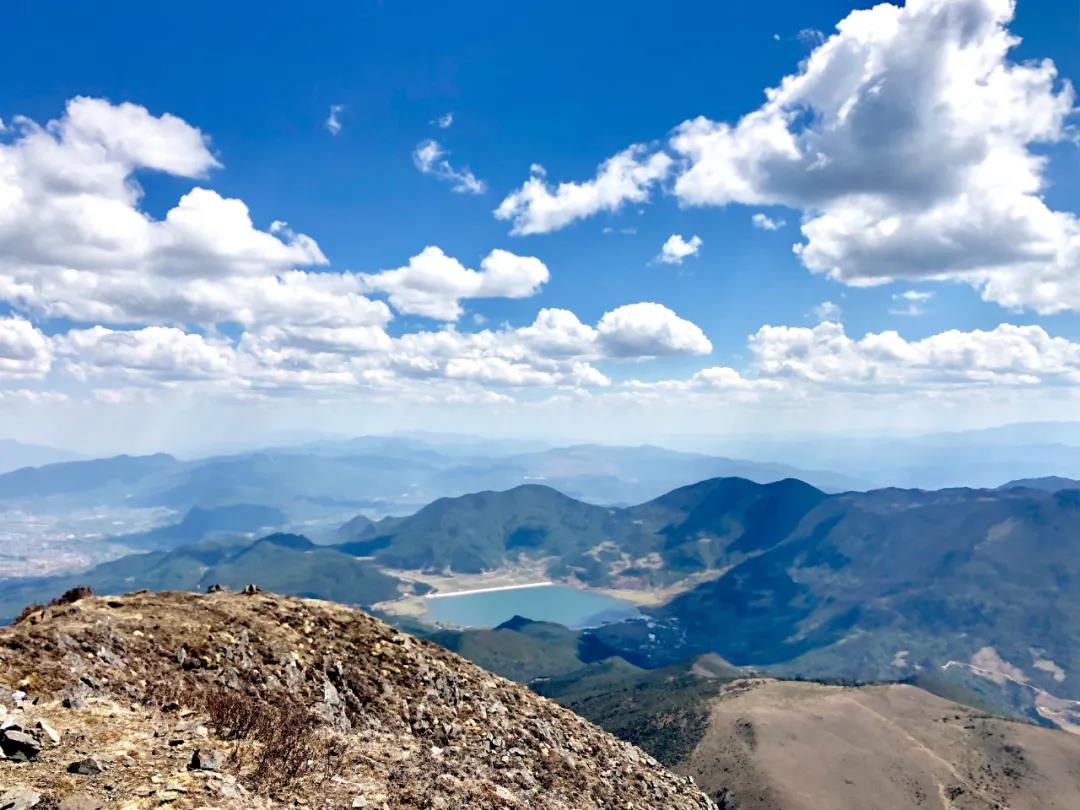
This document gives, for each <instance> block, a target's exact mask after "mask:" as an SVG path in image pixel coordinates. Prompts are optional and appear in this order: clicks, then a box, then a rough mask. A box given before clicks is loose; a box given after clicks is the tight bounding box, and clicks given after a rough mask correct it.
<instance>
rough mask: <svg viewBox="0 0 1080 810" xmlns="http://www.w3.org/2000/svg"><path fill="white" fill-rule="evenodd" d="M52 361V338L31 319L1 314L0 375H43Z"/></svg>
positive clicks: (0, 376) (1, 376)
mask: <svg viewBox="0 0 1080 810" xmlns="http://www.w3.org/2000/svg"><path fill="white" fill-rule="evenodd" d="M51 365H52V347H51V346H50V344H49V339H48V338H47V337H45V335H44V334H43V333H42V332H41V331H40V330H39V329H37V328H36V327H35V326H34V325H33V324H31V323H30V322H29V321H27V320H24V319H23V318H17V317H0V379H13V378H27V377H42V376H44V375H45V373H46V372H48V370H49V367H50V366H51Z"/></svg>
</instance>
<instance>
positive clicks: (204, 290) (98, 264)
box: [0, 98, 326, 323]
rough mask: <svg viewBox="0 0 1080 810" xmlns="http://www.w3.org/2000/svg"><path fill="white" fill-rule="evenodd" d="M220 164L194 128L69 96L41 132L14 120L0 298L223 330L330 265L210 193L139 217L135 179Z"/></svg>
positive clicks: (45, 310)
mask: <svg viewBox="0 0 1080 810" xmlns="http://www.w3.org/2000/svg"><path fill="white" fill-rule="evenodd" d="M218 165H219V163H218V161H217V159H216V158H215V157H214V156H213V155H212V154H211V153H210V151H209V149H208V147H207V139H206V136H204V135H203V134H202V133H201V132H200V131H199V130H198V129H196V128H194V127H192V126H190V125H189V124H187V123H185V122H184V121H182V120H180V119H179V118H176V117H174V116H171V115H167V114H166V115H162V116H157V117H155V116H153V115H151V114H150V113H149V112H148V111H147V110H145V109H144V108H142V107H138V106H136V105H133V104H120V105H112V104H109V103H108V102H105V101H101V100H99V99H86V98H77V99H74V100H72V101H71V102H69V104H68V105H67V109H66V111H65V115H64V116H63V117H62V118H61V119H59V120H57V121H52V122H50V123H49V124H48V125H47V126H46V127H40V126H38V125H36V124H34V123H33V122H32V121H29V120H27V119H25V118H20V119H18V128H17V134H16V137H15V138H14V139H12V140H10V141H9V142H6V143H0V300H5V301H7V302H9V303H10V304H12V305H13V306H15V307H16V308H18V309H21V310H26V311H29V312H34V313H37V314H40V315H44V316H47V317H66V318H71V319H73V320H76V321H82V322H94V321H97V322H113V323H125V322H127V323H130V322H136V323H138V322H142V323H147V322H153V323H166V322H194V321H205V320H208V319H209V320H216V319H221V320H231V318H229V316H228V313H230V312H232V311H236V310H244V309H248V310H256V309H258V308H259V306H258V305H259V301H260V300H261V299H266V298H269V297H272V295H271V292H272V291H271V290H270V289H269V288H272V287H273V286H275V285H279V284H280V283H281V282H280V281H279V276H281V275H282V274H287V273H290V272H291V271H292V268H293V267H294V266H297V265H318V264H325V263H326V258H325V257H324V256H323V254H322V252H321V251H320V250H319V247H318V245H317V244H316V243H315V242H314V240H312V239H310V238H309V237H307V236H304V235H302V234H294V233H293V232H291V231H290V230H289V229H288V228H287V227H285V226H284V225H282V224H275V225H273V226H271V228H270V229H269V230H268V231H262V230H259V229H257V228H255V227H254V224H253V223H252V221H251V217H250V215H249V212H248V209H247V206H245V205H244V203H243V202H241V201H240V200H235V199H227V198H224V197H222V196H220V195H219V194H217V193H216V192H214V191H212V190H209V189H206V188H201V187H195V188H193V189H192V190H191V191H189V192H188V193H187V194H185V195H184V196H183V197H182V198H181V199H180V201H179V203H178V204H177V205H176V207H174V208H173V209H171V210H170V211H168V213H167V214H166V215H165V217H164V219H160V220H156V219H154V218H152V217H151V216H149V215H148V214H147V213H145V212H144V211H142V210H140V208H139V202H140V198H141V196H142V192H141V189H140V187H139V185H138V183H137V182H136V181H135V177H134V175H135V173H136V172H137V171H146V170H154V171H161V172H166V173H169V174H173V175H176V176H179V177H191V178H197V177H202V176H203V175H205V174H206V173H207V172H208V171H210V170H211V169H213V168H215V167H217V166H218ZM308 278H310V277H309V276H307V275H306V274H301V275H299V276H297V275H293V276H291V278H290V280H289V282H288V283H289V285H290V287H291V288H293V290H294V291H298V289H299V288H300V287H303V286H305V285H306V284H307V281H306V280H307V279H308ZM321 284H322V282H318V283H315V284H314V285H313V286H315V287H319V286H320V285H321ZM247 293H251V297H248V296H247V295H246V294H247ZM218 303H220V304H221V305H220V306H219V305H216V304H218Z"/></svg>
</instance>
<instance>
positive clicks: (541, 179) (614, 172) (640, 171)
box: [495, 145, 672, 235]
mask: <svg viewBox="0 0 1080 810" xmlns="http://www.w3.org/2000/svg"><path fill="white" fill-rule="evenodd" d="M671 165H672V159H671V157H670V156H669V155H667V154H665V153H664V152H653V153H651V154H650V153H649V152H648V150H647V149H646V148H645V147H644V146H641V145H635V146H631V147H630V148H629V149H626V150H624V151H622V152H620V153H619V154H617V155H615V156H614V157H611V158H609V159H608V160H606V161H604V162H603V163H602V164H600V167H599V168H598V169H597V171H596V176H595V177H594V178H593V179H592V180H588V181H585V182H583V183H559V185H558V186H555V187H552V186H550V185H549V184H548V183H547V181H546V179H545V172H544V169H543V167H542V166H537V165H534V166H533V167H532V176H531V177H530V178H529V179H528V180H526V181H525V183H524V185H522V186H521V188H519V189H518V190H517V191H515V192H513V193H512V194H510V195H508V196H507V197H506V198H505V199H504V200H503V201H502V202H501V203H500V204H499V207H498V208H496V209H495V216H496V218H498V219H501V220H509V221H511V222H512V223H513V225H512V227H511V230H510V232H511V233H513V234H518V235H524V234H535V233H549V232H551V231H556V230H559V229H560V228H564V227H566V226H567V225H569V224H570V223H571V222H574V221H575V220H578V219H582V218H584V217H589V216H592V215H594V214H597V213H600V212H601V211H617V210H618V209H619V208H621V207H622V206H623V205H624V204H626V203H640V202H645V201H646V200H647V199H648V198H649V193H650V191H651V190H652V187H653V186H654V185H655V184H656V183H658V182H659V181H661V180H663V179H664V178H665V177H667V175H668V171H669V170H670V169H671Z"/></svg>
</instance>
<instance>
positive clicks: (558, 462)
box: [0, 436, 861, 521]
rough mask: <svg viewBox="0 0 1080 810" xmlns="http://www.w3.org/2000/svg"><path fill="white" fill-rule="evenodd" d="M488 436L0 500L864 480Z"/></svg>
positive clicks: (274, 454)
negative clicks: (483, 449) (504, 449)
mask: <svg viewBox="0 0 1080 810" xmlns="http://www.w3.org/2000/svg"><path fill="white" fill-rule="evenodd" d="M478 450H479V445H471V444H468V443H466V442H465V441H464V440H463V439H461V440H458V441H457V443H456V444H449V443H447V442H443V443H440V444H438V445H433V444H427V443H425V442H422V441H420V440H417V439H412V438H405V437H377V436H376V437H361V438H358V439H350V440H345V441H320V442H314V443H311V444H308V445H300V446H295V447H285V448H271V449H267V450H263V451H258V452H250V453H241V454H236V455H229V456H218V457H212V458H207V459H199V460H194V461H184V460H180V459H177V458H174V457H172V456H169V455H166V454H156V455H150V456H116V457H113V458H106V459H92V460H86V461H74V462H66V463H56V464H46V465H43V466H38V467H26V468H22V469H18V470H15V471H12V472H8V473H6V474H3V475H0V507H2V506H3V505H4V504H11V505H19V506H22V507H24V508H27V509H29V510H31V511H33V510H34V509H42V510H44V511H51V512H57V511H62V510H64V509H73V508H81V507H86V506H124V507H130V506H163V507H169V508H172V509H176V510H180V511H186V510H187V509H190V508H191V507H196V506H197V507H204V508H212V507H218V506H231V505H234V504H237V503H247V504H262V505H266V506H271V507H273V508H276V509H279V510H281V511H282V512H284V513H285V514H286V515H287V516H288V517H289V518H290V519H292V520H297V521H299V520H310V519H312V518H319V517H326V516H329V515H342V514H348V513H353V514H355V513H356V512H357V511H359V510H369V511H370V513H371V514H373V515H379V514H382V515H385V514H394V513H398V514H400V513H402V512H406V513H407V512H408V511H412V510H413V509H415V508H418V507H419V506H422V505H424V504H425V503H428V502H430V501H432V500H435V499H436V498H439V497H443V496H451V495H462V494H465V493H467V492H475V491H479V490H485V489H508V488H510V487H513V486H515V485H518V484H523V483H541V482H542V483H545V484H548V485H549V486H552V487H555V488H557V489H559V490H560V491H562V492H565V493H566V494H568V495H570V496H572V497H577V498H583V499H586V500H589V501H591V502H594V503H611V504H625V503H636V502H639V501H643V500H646V499H648V498H652V497H656V496H658V495H660V494H662V493H664V492H666V491H668V490H670V489H673V488H674V487H676V486H679V485H680V484H683V483H685V482H686V481H694V480H700V479H703V478H710V477H719V476H725V477H726V476H740V477H744V478H748V479H750V480H754V481H759V482H762V483H766V482H769V481H775V480H779V479H782V478H787V477H799V478H802V479H804V480H807V481H810V482H811V483H813V484H815V485H817V486H819V487H821V488H823V489H827V490H830V491H840V490H846V489H854V488H858V487H859V486H860V483H861V482H859V481H858V480H857V479H853V478H848V477H845V476H843V475H841V474H838V473H831V472H825V471H819V472H815V471H813V470H802V469H798V468H794V467H789V466H785V465H780V464H772V463H762V462H744V461H740V460H737V459H730V458H721V457H714V456H705V455H700V454H693V453H681V452H676V451H673V450H666V449H664V448H659V447H648V446H643V447H609V446H603V445H582V446H575V447H565V448H555V449H547V450H540V451H530V452H524V453H521V452H515V453H509V454H500V455H487V456H485V455H470V454H468V453H469V452H471V451H478Z"/></svg>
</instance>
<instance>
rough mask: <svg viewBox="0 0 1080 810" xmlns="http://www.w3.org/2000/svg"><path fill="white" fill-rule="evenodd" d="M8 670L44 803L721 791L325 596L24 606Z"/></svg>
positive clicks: (11, 640)
mask: <svg viewBox="0 0 1080 810" xmlns="http://www.w3.org/2000/svg"><path fill="white" fill-rule="evenodd" d="M0 684H4V685H6V686H7V687H10V688H11V689H14V690H17V691H16V692H14V693H12V692H10V691H7V690H0V696H2V697H0V705H3V706H4V708H3V709H0V711H2V712H3V713H4V715H5V716H7V718H8V721H10V722H7V723H6V724H5V725H6V728H5V730H4V731H3V732H0V734H2V735H6V736H5V738H4V740H0V742H2V743H3V744H4V746H5V749H4V750H5V753H8V754H9V756H10V755H11V752H13V751H14V750H15V747H18V746H21V747H20V748H19V750H20V751H22V752H23V756H24V757H25V758H26V759H28V760H29V762H28V763H26V764H25V765H22V766H20V767H18V768H16V767H15V766H14V765H12V764H10V763H7V764H0V769H5V770H4V771H3V772H2V776H3V779H2V780H0V781H3V783H4V784H5V785H6V786H11V787H12V788H14V789H17V790H22V791H24V794H25V795H27V796H29V795H31V794H33V795H35V796H37V799H38V800H39V801H41V802H43V803H42V805H41V806H42V807H45V806H55V805H54V804H53V802H61V801H64V800H67V799H69V798H72V797H73V796H74V795H75V794H79V793H82V794H85V796H86V802H87V804H86V805H85V806H95V807H99V806H102V803H103V802H104V801H106V800H107V801H109V802H110V803H112V802H117V801H121V802H122V801H123V800H125V799H130V800H137V797H145V796H151V797H154V799H155V804H156V803H160V802H162V801H167V800H168V801H173V802H175V804H174V805H173V806H179V807H189V806H190V807H196V806H200V805H202V804H214V805H216V806H218V807H228V808H241V807H243V808H250V807H272V806H279V805H280V804H284V803H297V802H301V803H311V802H313V801H315V802H316V803H317V804H318V806H320V807H322V806H328V807H349V806H352V807H366V808H409V807H430V808H446V810H449V808H457V807H507V808H527V807H539V806H543V807H545V808H566V809H567V810H569V808H601V807H614V806H619V807H626V808H641V809H642V810H645V808H654V807H664V808H687V809H689V808H699V809H704V808H714V807H715V805H714V804H713V803H712V802H711V801H710V800H709V799H708V798H707V797H706V796H705V795H704V794H703V793H701V792H700V791H699V790H698V789H697V788H696V787H694V785H693V784H692V782H690V781H688V780H687V779H686V778H685V777H680V776H676V775H674V774H671V773H669V772H668V771H666V770H664V769H663V768H662V767H661V766H659V764H658V763H656V762H655V760H653V759H652V758H651V757H648V756H647V755H645V754H644V753H642V752H641V751H639V750H638V749H636V748H634V747H633V746H631V745H629V744H628V743H624V742H620V741H618V740H616V739H615V738H614V737H611V736H610V735H608V734H607V733H605V732H603V731H601V730H600V729H598V728H596V727H594V726H592V725H591V724H589V723H588V722H586V721H584V720H582V719H580V718H579V717H577V716H576V715H574V714H572V713H570V712H569V711H567V710H565V709H562V708H560V707H559V706H557V705H555V704H554V703H551V702H549V701H547V700H545V699H543V698H540V697H539V696H537V695H535V694H533V693H531V692H530V691H528V690H527V689H526V688H525V687H523V686H519V685H516V684H512V683H510V682H509V681H505V680H503V679H501V678H499V677H497V676H494V675H491V674H489V673H487V672H484V671H483V670H481V669H479V668H478V667H476V666H474V665H472V664H469V663H467V662H466V661H464V660H463V659H461V658H459V657H457V656H456V655H454V654H452V653H449V652H447V651H446V650H443V649H442V648H440V647H437V646H436V645H434V644H430V643H427V642H423V641H418V640H417V639H415V638H412V637H410V636H408V635H406V634H403V633H400V632H398V631H396V630H393V629H392V628H390V627H389V626H388V625H385V624H383V623H382V622H380V621H378V620H376V619H373V618H371V617H370V616H367V615H366V614H364V613H361V612H359V611H357V610H353V609H350V608H347V607H344V606H342V605H337V604H334V603H328V602H318V601H313V600H302V599H297V598H291V597H282V596H277V595H272V594H266V593H261V592H254V593H244V594H237V593H228V592H217V593H213V594H208V595H205V596H197V595H194V594H188V593H160V594H152V593H146V592H142V593H136V594H129V595H127V596H124V597H115V598H114V597H110V598H97V597H88V598H83V599H81V600H78V601H76V602H74V603H69V604H61V605H53V606H49V607H46V608H41V609H35V610H32V611H30V612H28V613H26V614H25V615H24V616H23V617H22V619H21V620H20V621H19V622H18V623H17V624H15V625H14V626H12V627H9V628H4V629H3V630H2V631H0ZM23 693H26V694H23ZM12 735H14V736H12ZM8 738H11V739H10V740H8ZM8 748H11V751H8ZM99 772H103V774H104V775H105V778H104V779H98V778H96V775H97V774H98V773H99ZM106 783H107V785H106ZM107 786H108V790H107ZM95 801H96V802H98V804H93V802H95ZM26 806H27V807H32V806H34V805H33V804H26ZM79 806H83V805H79ZM140 806H141V805H140Z"/></svg>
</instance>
